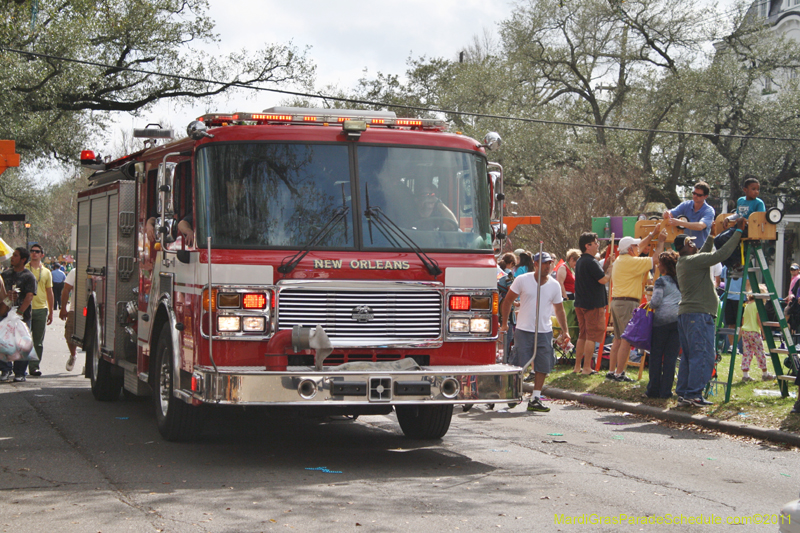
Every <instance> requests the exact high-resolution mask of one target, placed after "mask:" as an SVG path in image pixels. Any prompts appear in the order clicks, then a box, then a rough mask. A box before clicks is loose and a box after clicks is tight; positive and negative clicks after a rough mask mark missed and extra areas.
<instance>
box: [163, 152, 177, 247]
mask: <svg viewBox="0 0 800 533" xmlns="http://www.w3.org/2000/svg"><path fill="white" fill-rule="evenodd" d="M176 166H177V165H176V163H166V162H165V163H161V164H160V165H159V167H158V214H159V215H160V216H161V224H163V226H161V227H160V228H159V232H160V233H161V234H163V235H164V236H165V243H166V242H172V237H171V236H170V235H169V229H170V228H169V227H168V226H167V221H168V220H172V216H173V215H174V214H175V208H174V205H175V204H174V199H173V191H174V187H173V183H174V180H175V167H176Z"/></svg>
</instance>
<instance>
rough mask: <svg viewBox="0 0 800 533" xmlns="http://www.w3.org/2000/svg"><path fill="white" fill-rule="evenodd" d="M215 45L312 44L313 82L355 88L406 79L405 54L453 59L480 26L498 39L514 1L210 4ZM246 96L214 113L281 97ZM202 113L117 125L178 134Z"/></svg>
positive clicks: (175, 112)
mask: <svg viewBox="0 0 800 533" xmlns="http://www.w3.org/2000/svg"><path fill="white" fill-rule="evenodd" d="M210 4H211V10H210V15H211V18H212V19H214V20H215V21H216V23H217V27H216V29H217V33H218V34H219V36H220V43H218V46H217V47H216V49H211V50H209V52H212V53H214V52H215V53H219V54H220V55H224V54H227V53H229V52H232V51H237V50H241V49H242V48H245V49H251V50H256V49H258V48H259V47H260V46H261V45H262V44H263V43H288V42H289V41H292V43H293V44H294V45H295V46H296V47H297V48H300V49H303V48H305V47H306V46H309V47H310V49H309V50H308V53H307V55H308V57H309V58H311V60H312V61H313V62H314V63H315V64H316V65H317V73H316V80H317V82H316V85H317V87H320V88H321V87H324V86H326V85H328V84H334V85H338V86H340V87H342V88H351V87H353V86H355V84H356V82H357V80H358V79H359V78H360V77H362V76H363V75H364V69H365V68H366V69H367V71H368V74H369V75H370V76H374V75H375V74H376V73H377V72H383V73H386V74H403V73H405V71H406V61H407V59H408V58H409V57H414V58H416V57H420V56H423V55H425V56H427V57H444V58H447V59H455V58H456V57H457V54H458V51H459V50H460V49H461V48H463V47H464V46H466V45H468V44H469V43H470V41H471V39H472V36H474V35H480V34H483V31H484V28H485V29H488V30H490V31H491V33H492V34H495V35H497V33H498V23H499V22H500V21H501V20H504V19H506V18H508V17H509V16H510V14H511V11H512V9H513V4H514V2H513V1H512V0H492V1H486V0H436V1H430V0H402V1H399V0H371V1H365V0H339V1H337V2H321V1H318V0H313V1H312V0H291V1H288V2H287V1H285V0H281V1H276V0H269V1H263V0H237V1H236V2H230V1H223V0H210ZM255 94H256V96H255V97H254V98H251V99H245V98H244V97H237V98H236V99H235V100H233V101H230V102H229V101H228V100H227V99H226V98H225V97H222V98H219V101H218V106H219V107H217V108H216V109H214V111H218V112H233V111H251V112H258V111H261V110H263V109H266V108H268V107H271V106H273V105H278V104H280V102H281V100H285V99H286V96H282V95H277V94H270V93H264V92H259V93H255ZM205 111H206V109H205V107H204V105H203V104H202V103H199V102H198V104H197V106H194V107H193V106H188V108H187V107H183V108H176V107H175V106H172V105H160V106H158V107H157V108H156V109H154V110H153V111H152V112H151V113H148V114H147V116H146V117H143V118H133V119H130V118H128V119H122V120H121V124H120V126H121V127H126V125H127V127H128V128H132V127H143V126H144V125H145V124H146V123H147V122H148V121H150V122H154V121H166V122H170V123H171V124H172V125H173V127H175V128H176V129H181V130H183V129H184V128H185V127H186V125H187V124H188V123H189V121H191V120H194V119H195V118H197V117H198V116H199V115H201V114H203V113H204V112H205Z"/></svg>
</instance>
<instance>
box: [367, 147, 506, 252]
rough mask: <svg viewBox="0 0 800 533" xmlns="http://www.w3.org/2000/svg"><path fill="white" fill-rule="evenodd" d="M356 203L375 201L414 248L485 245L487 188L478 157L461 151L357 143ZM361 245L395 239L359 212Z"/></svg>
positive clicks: (392, 244)
mask: <svg viewBox="0 0 800 533" xmlns="http://www.w3.org/2000/svg"><path fill="white" fill-rule="evenodd" d="M358 166H359V168H358V169H359V180H360V185H359V191H360V195H361V205H362V206H365V208H366V207H376V206H377V207H380V209H381V210H382V211H383V212H384V213H385V214H386V216H388V217H389V218H390V219H391V220H392V221H393V222H394V223H396V224H397V225H398V226H399V227H400V228H402V229H403V231H404V233H406V234H407V235H408V236H409V237H410V238H411V239H412V240H413V241H414V242H415V243H416V244H417V245H419V247H420V248H422V249H424V250H436V249H460V250H464V249H469V250H490V249H491V234H490V229H489V192H488V184H487V181H486V180H487V177H486V164H485V161H484V160H483V158H482V157H480V156H478V155H473V154H469V153H465V152H455V151H447V150H432V149H420V148H397V147H386V146H361V145H360V146H359V147H358ZM361 225H362V232H363V240H364V247H365V248H400V247H405V246H404V245H403V244H402V243H401V242H399V241H398V240H396V239H393V238H392V236H391V235H389V234H387V233H386V232H384V231H381V230H380V228H378V227H376V224H375V223H374V222H372V221H370V220H369V218H368V217H367V216H366V215H365V214H364V210H362V213H361Z"/></svg>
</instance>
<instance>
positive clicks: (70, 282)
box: [58, 268, 77, 372]
mask: <svg viewBox="0 0 800 533" xmlns="http://www.w3.org/2000/svg"><path fill="white" fill-rule="evenodd" d="M75 270H76V269H74V268H73V269H72V270H70V271H69V274H67V278H66V279H65V280H64V289H63V290H62V291H61V311H59V313H58V317H59V318H60V319H61V320H66V321H67V323H66V324H65V325H64V339H65V340H66V341H67V348H69V359H68V360H67V372H72V369H73V368H74V367H75V352H76V350H77V346H75V341H73V340H72V334H73V333H74V332H75V310H74V309H73V305H74V302H73V301H72V300H73V298H72V288H73V287H74V286H75Z"/></svg>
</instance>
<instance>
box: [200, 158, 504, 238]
mask: <svg viewBox="0 0 800 533" xmlns="http://www.w3.org/2000/svg"><path fill="white" fill-rule="evenodd" d="M349 150H354V151H355V157H354V159H351V158H350V156H349ZM352 160H355V161H357V163H358V169H357V170H358V172H353V170H354V169H351V161H352ZM196 169H197V172H196V177H197V189H196V190H197V201H196V207H197V216H196V217H195V223H196V226H197V228H196V233H197V241H198V245H199V246H203V243H205V242H206V238H207V237H208V236H209V234H210V236H211V238H212V244H213V246H214V247H254V248H265V247H285V248H302V247H303V246H304V245H306V243H308V242H309V240H310V239H312V238H314V236H315V235H317V234H318V233H319V231H320V229H321V228H322V227H324V226H325V225H326V224H327V223H328V222H329V221H330V220H331V217H332V216H333V213H334V212H336V210H340V209H342V208H344V209H347V212H348V214H347V216H346V217H343V218H342V220H341V221H339V222H338V223H337V224H336V225H335V227H333V228H332V229H331V231H329V232H328V233H327V234H326V236H325V237H324V238H323V239H322V240H321V241H320V242H318V243H316V244H315V245H314V248H335V249H346V248H373V249H400V248H402V249H408V248H409V246H408V245H407V244H403V243H402V242H401V241H399V240H398V239H395V238H392V235H391V234H387V232H386V230H385V228H382V227H381V225H380V224H376V222H375V221H374V220H371V219H370V217H368V216H367V215H366V211H367V209H368V208H369V207H377V208H380V210H381V211H382V212H383V213H384V214H385V215H386V216H387V217H389V218H390V219H391V220H392V221H393V222H394V223H395V224H397V226H399V227H400V228H402V230H403V232H404V233H406V234H407V235H408V237H409V238H410V239H412V240H413V242H414V243H416V244H417V245H418V246H419V247H421V248H422V249H424V250H428V251H435V250H491V230H490V226H489V223H490V222H489V212H488V211H489V190H488V184H487V176H486V163H485V160H484V159H483V157H481V156H480V155H478V154H471V153H466V152H457V151H449V150H440V149H429V148H399V147H387V146H370V145H360V144H357V145H355V146H353V145H350V146H348V145H343V144H300V143H208V144H206V145H204V146H203V147H202V148H201V149H200V150H198V153H197V160H196ZM354 175H357V176H358V178H357V179H358V180H359V181H358V183H359V185H358V187H357V190H358V191H359V192H358V198H357V201H356V198H355V196H356V195H353V194H352V193H351V182H352V183H356V181H355V179H356V178H355V177H354ZM206 197H207V198H208V199H209V200H208V206H209V208H210V209H209V211H208V212H206V200H205V198H206ZM356 224H359V225H360V227H357V226H356Z"/></svg>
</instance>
